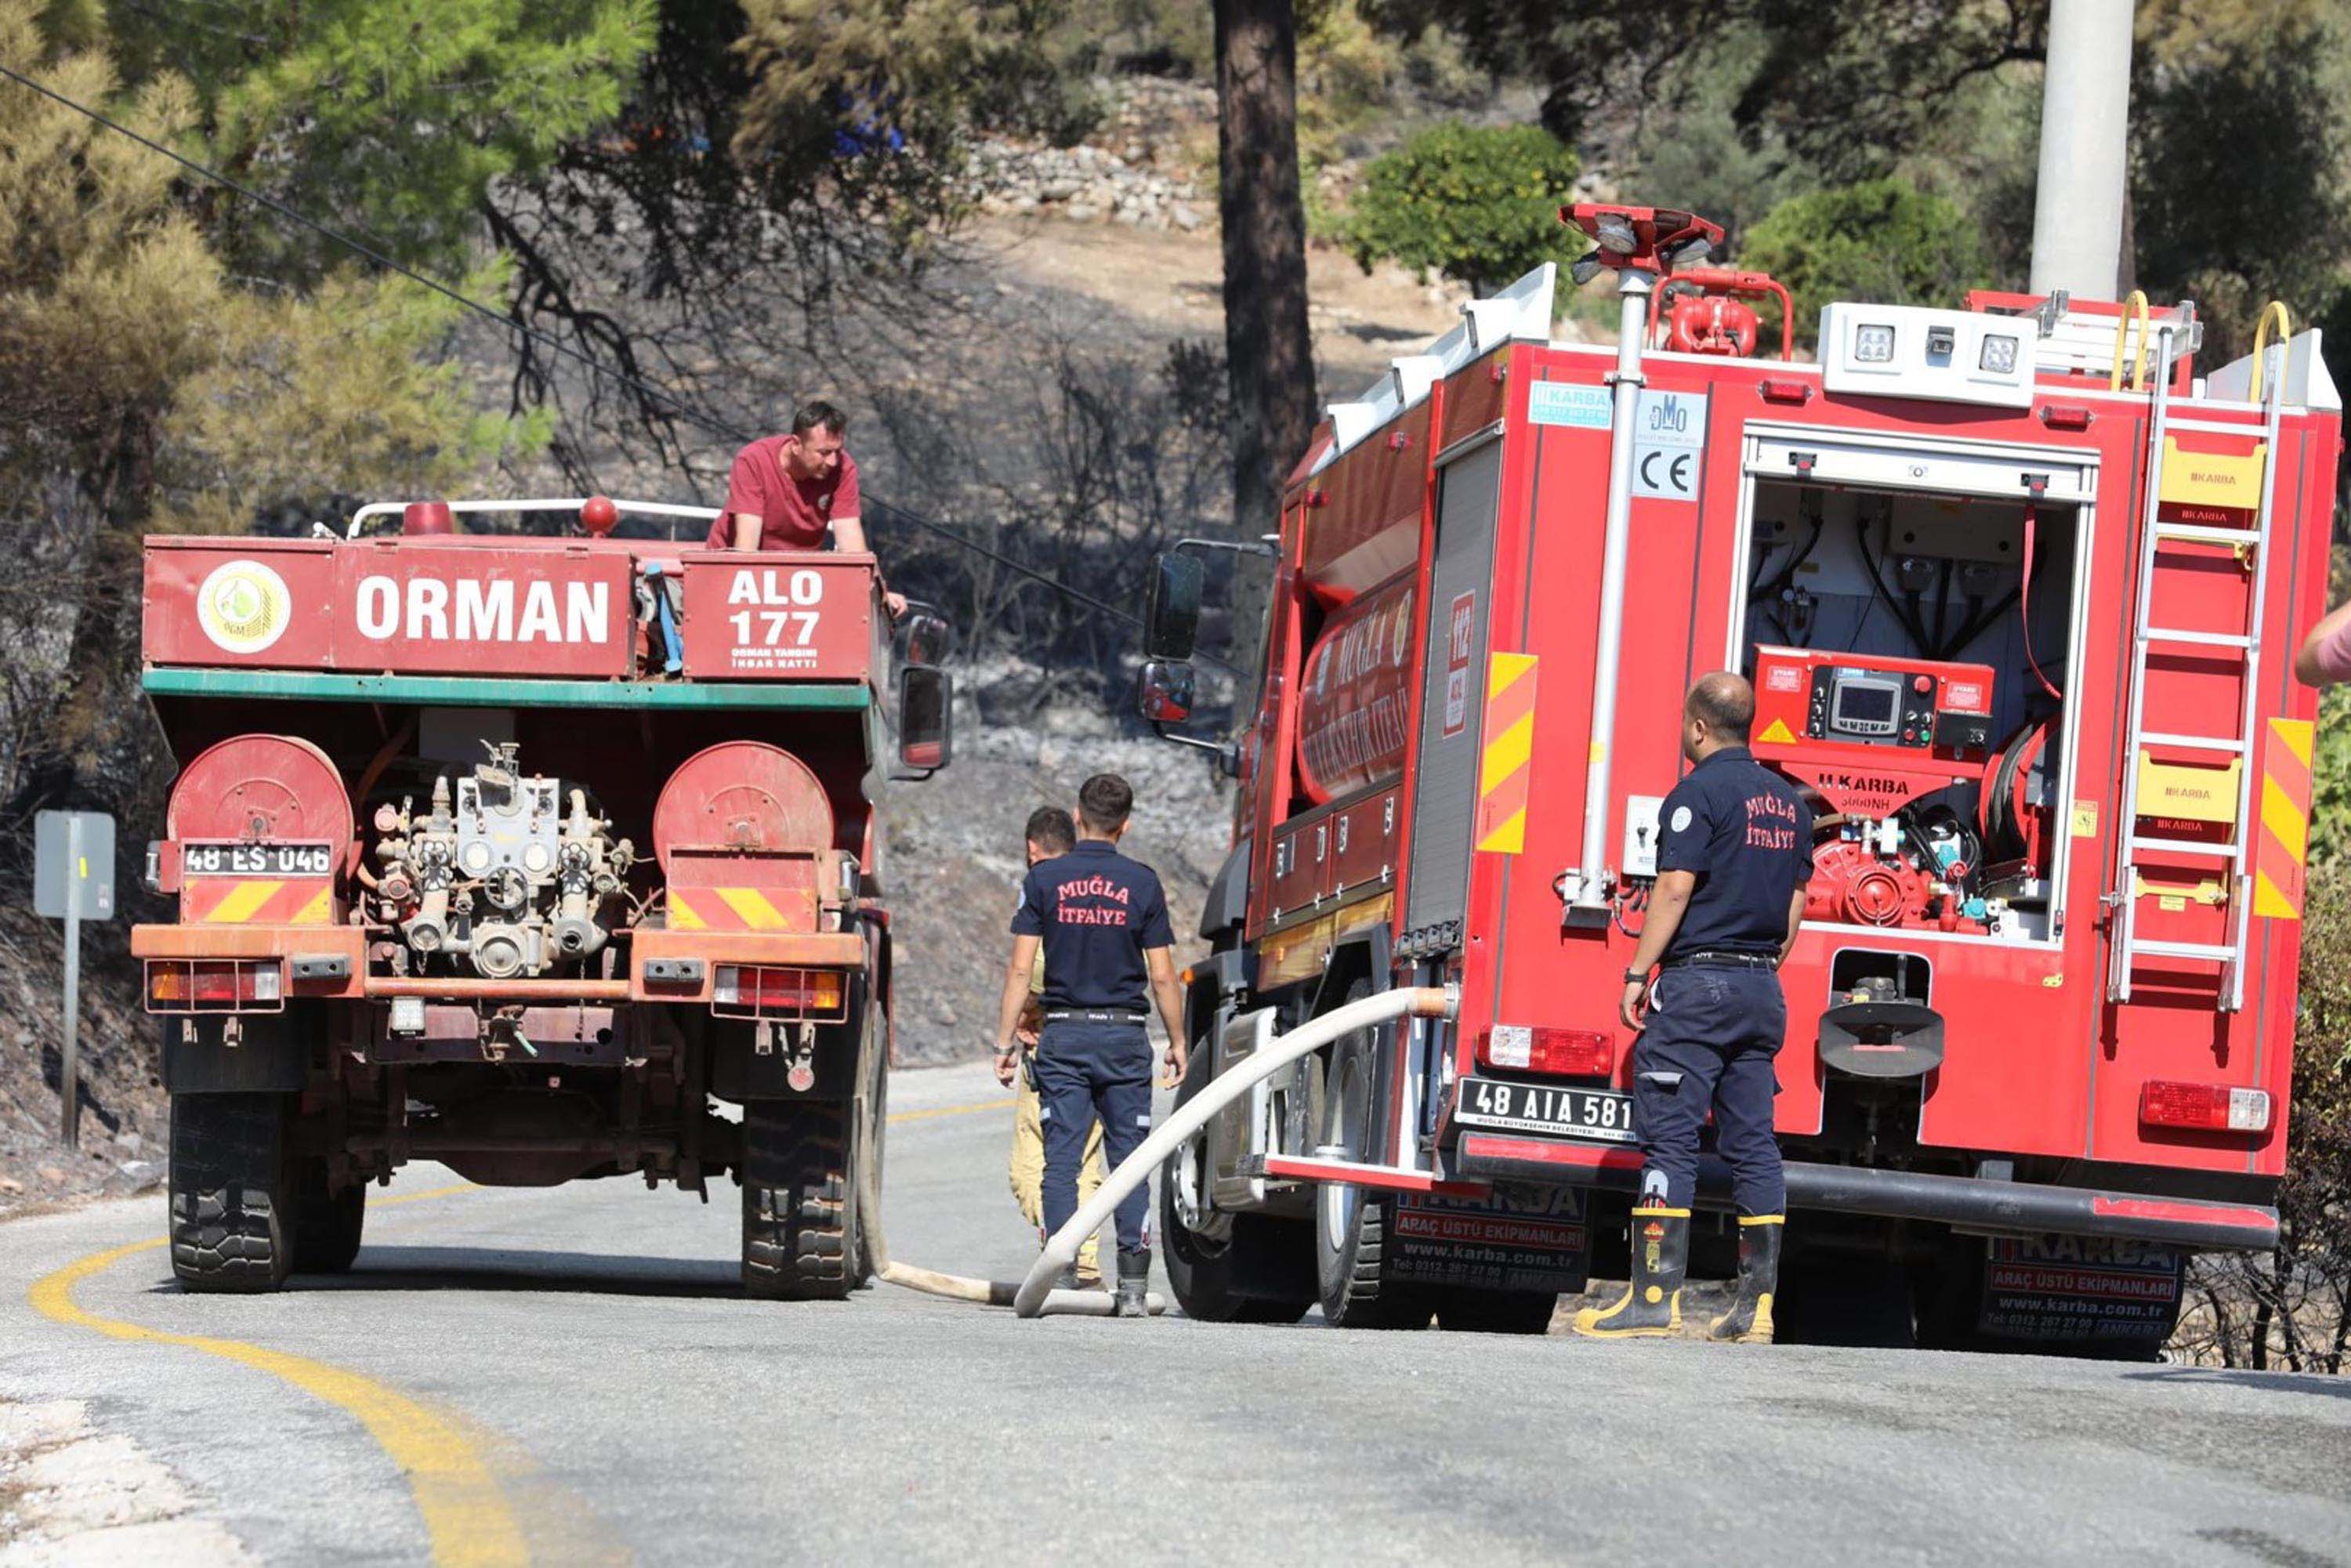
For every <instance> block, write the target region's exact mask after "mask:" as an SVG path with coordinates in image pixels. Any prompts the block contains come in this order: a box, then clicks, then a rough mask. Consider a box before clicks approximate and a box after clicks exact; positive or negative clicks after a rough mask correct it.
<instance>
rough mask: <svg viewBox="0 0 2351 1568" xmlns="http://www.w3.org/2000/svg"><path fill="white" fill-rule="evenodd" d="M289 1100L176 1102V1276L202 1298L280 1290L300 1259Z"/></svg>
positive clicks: (209, 1097) (195, 1098) (184, 1098)
mask: <svg viewBox="0 0 2351 1568" xmlns="http://www.w3.org/2000/svg"><path fill="white" fill-rule="evenodd" d="M292 1099H293V1097H292V1096H291V1095H287V1094H174V1095H172V1160H171V1205H172V1219H171V1225H172V1273H173V1274H174V1275H176V1276H178V1278H179V1281H180V1285H181V1288H182V1289H183V1290H187V1291H200V1292H214V1291H219V1292H233V1291H234V1292H252V1291H274V1290H277V1288H278V1287H279V1286H280V1285H283V1284H284V1283H285V1282H286V1275H287V1270H288V1269H289V1268H290V1267H291V1265H292V1263H293V1254H294V1248H293V1236H292V1234H291V1228H290V1226H289V1223H288V1222H289V1220H290V1218H291V1211H292V1208H293V1205H292V1203H291V1202H290V1201H289V1199H290V1197H291V1190H290V1186H289V1184H288V1182H287V1159H286V1123H287V1115H288V1113H289V1112H290V1111H291V1109H292V1105H291V1101H292Z"/></svg>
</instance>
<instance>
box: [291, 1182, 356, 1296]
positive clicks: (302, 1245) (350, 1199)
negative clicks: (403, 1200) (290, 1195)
mask: <svg viewBox="0 0 2351 1568" xmlns="http://www.w3.org/2000/svg"><path fill="white" fill-rule="evenodd" d="M367 1191H368V1189H367V1183H365V1182H363V1181H355V1182H350V1183H348V1184H346V1185H345V1186H342V1187H340V1189H338V1190H336V1191H333V1192H329V1190H328V1188H327V1162H326V1161H325V1160H324V1159H320V1158H318V1157H316V1156H313V1157H311V1158H308V1159H304V1160H301V1161H298V1162H297V1165H296V1175H295V1178H294V1272H296V1273H297V1274H340V1273H343V1272H344V1271H346V1270H349V1269H350V1266H351V1261H352V1260H353V1259H355V1258H357V1257H358V1256H359V1255H360V1231H361V1230H363V1229H364V1228H366V1226H367Z"/></svg>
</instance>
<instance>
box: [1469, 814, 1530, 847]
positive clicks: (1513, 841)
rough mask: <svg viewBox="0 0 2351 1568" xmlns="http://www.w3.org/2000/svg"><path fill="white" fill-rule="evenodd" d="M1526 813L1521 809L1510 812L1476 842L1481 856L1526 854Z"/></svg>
mask: <svg viewBox="0 0 2351 1568" xmlns="http://www.w3.org/2000/svg"><path fill="white" fill-rule="evenodd" d="M1526 847H1527V813H1526V811H1525V810H1524V809H1523V808H1521V809H1520V810H1516V811H1513V812H1511V813H1510V815H1509V816H1507V817H1505V818H1503V819H1502V820H1501V821H1499V822H1497V823H1495V824H1494V826H1493V830H1492V831H1489V833H1487V835H1486V836H1485V837H1484V838H1482V839H1479V841H1478V849H1479V852H1480V853H1483V854H1498V855H1515V854H1523V853H1525V852H1526Z"/></svg>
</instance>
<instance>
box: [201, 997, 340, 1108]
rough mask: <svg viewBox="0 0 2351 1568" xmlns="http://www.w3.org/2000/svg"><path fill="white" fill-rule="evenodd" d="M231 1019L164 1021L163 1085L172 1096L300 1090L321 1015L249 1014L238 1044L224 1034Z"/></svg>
mask: <svg viewBox="0 0 2351 1568" xmlns="http://www.w3.org/2000/svg"><path fill="white" fill-rule="evenodd" d="M226 1021H227V1020H226V1019H220V1018H202V1017H199V1018H167V1019H164V1020H163V1087H164V1089H165V1090H167V1091H169V1092H172V1093H173V1094H257V1093H283V1094H293V1093H299V1092H301V1090H302V1087H303V1085H304V1083H305V1082H306V1081H307V1080H308V1076H309V1071H310V1047H311V1045H312V1044H313V1042H314V1040H315V1039H316V1038H317V1037H318V1036H319V1031H320V1030H321V1027H322V1026H321V1020H320V1019H319V1017H318V1015H317V1013H316V1012H315V1011H313V1010H312V1009H309V1008H307V1007H299V1006H298V1007H292V1008H288V1009H286V1010H285V1011H284V1012H282V1013H254V1014H249V1015H246V1016H245V1018H244V1022H243V1027H242V1028H241V1029H240V1030H238V1039H237V1042H236V1043H235V1045H231V1044H229V1043H228V1042H227V1040H225V1038H224V1034H225V1023H226Z"/></svg>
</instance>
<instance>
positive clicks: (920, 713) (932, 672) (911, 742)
mask: <svg viewBox="0 0 2351 1568" xmlns="http://www.w3.org/2000/svg"><path fill="white" fill-rule="evenodd" d="M954 710H955V685H954V682H953V681H952V680H951V679H950V678H949V677H948V675H947V673H946V671H945V670H942V669H939V668H937V667H935V666H934V665H930V664H909V665H907V666H906V667H904V669H902V670H900V671H899V672H898V760H899V762H900V763H901V764H902V765H903V766H904V767H906V768H913V769H915V770H917V771H918V772H921V773H925V774H928V773H935V772H936V771H937V770H938V769H940V768H945V767H946V765H947V761H948V759H949V758H951V757H953V756H954V754H955V734H954Z"/></svg>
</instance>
